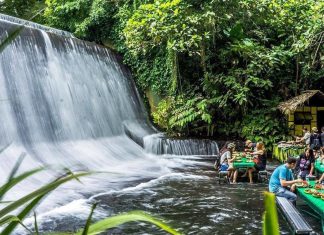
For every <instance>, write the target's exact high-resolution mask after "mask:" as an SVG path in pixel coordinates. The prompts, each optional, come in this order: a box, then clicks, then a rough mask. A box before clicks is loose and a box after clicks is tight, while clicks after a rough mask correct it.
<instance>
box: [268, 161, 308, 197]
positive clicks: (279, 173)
mask: <svg viewBox="0 0 324 235" xmlns="http://www.w3.org/2000/svg"><path fill="white" fill-rule="evenodd" d="M296 162H297V159H295V158H292V157H289V158H288V160H287V162H286V163H285V164H283V165H280V166H278V167H277V168H276V169H275V170H274V172H273V173H272V175H271V178H270V181H269V191H270V192H272V193H274V194H275V195H276V196H278V197H285V198H287V199H288V200H289V201H291V202H295V201H296V199H297V195H296V194H295V193H294V191H295V188H296V186H295V184H296V183H301V182H303V180H302V179H297V180H294V178H293V174H292V172H291V169H294V168H295V167H296Z"/></svg>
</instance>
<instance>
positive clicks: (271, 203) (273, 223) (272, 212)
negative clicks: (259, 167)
mask: <svg viewBox="0 0 324 235" xmlns="http://www.w3.org/2000/svg"><path fill="white" fill-rule="evenodd" d="M264 196H265V198H264V203H265V212H264V214H263V225H262V230H263V235H279V223H278V215H277V207H276V203H275V198H276V196H275V195H274V194H273V193H269V192H265V193H264Z"/></svg>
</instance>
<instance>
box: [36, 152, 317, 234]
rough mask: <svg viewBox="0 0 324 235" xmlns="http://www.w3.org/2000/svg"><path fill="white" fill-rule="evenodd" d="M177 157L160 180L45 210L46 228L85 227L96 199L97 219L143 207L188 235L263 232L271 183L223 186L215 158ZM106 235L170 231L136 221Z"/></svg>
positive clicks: (314, 224)
mask: <svg viewBox="0 0 324 235" xmlns="http://www.w3.org/2000/svg"><path fill="white" fill-rule="evenodd" d="M168 158H169V159H170V156H169V157H168ZM175 158H177V157H175ZM170 160H171V159H170ZM175 161H180V162H181V163H182V164H183V167H181V168H177V167H175V168H173V170H172V172H170V173H167V174H164V175H163V176H160V177H158V178H145V177H143V178H142V179H137V180H133V181H128V182H123V183H122V184H120V183H119V184H116V185H118V187H116V188H114V189H113V188H110V189H109V188H107V190H106V192H102V193H100V194H97V195H94V196H91V197H88V199H84V200H76V201H73V202H71V203H69V204H67V205H64V206H62V207H57V208H56V209H54V210H51V211H48V212H46V213H41V214H40V215H39V220H40V227H41V229H42V231H53V230H54V231H75V230H76V229H78V228H79V227H81V226H83V224H84V221H85V220H86V217H87V214H88V213H89V209H90V205H91V204H92V203H94V202H97V203H98V206H97V209H96V213H95V220H98V219H102V218H104V217H106V216H109V215H113V214H117V213H120V212H126V211H131V210H144V211H146V212H149V213H151V214H153V215H156V216H159V217H162V218H164V219H165V220H166V222H167V223H168V224H169V225H171V227H173V228H175V229H177V230H179V231H181V232H182V233H184V234H262V231H261V228H262V222H261V221H262V213H263V192H264V191H265V190H266V189H267V185H266V184H253V185H249V184H247V183H239V184H237V185H224V184H222V185H219V184H218V182H217V181H216V178H215V177H216V173H215V171H214V170H213V169H212V163H211V162H206V161H199V160H197V159H195V160H190V161H186V160H179V159H176V160H175ZM85 187H86V185H85ZM118 188H119V189H118ZM299 204H300V203H299ZM279 219H280V227H281V234H289V228H288V226H287V224H286V222H285V221H284V220H283V218H282V217H279ZM308 221H309V223H310V224H311V225H312V227H314V229H315V230H317V231H320V223H319V222H317V221H315V220H314V219H311V218H308ZM104 234H166V233H165V232H163V231H161V230H159V229H157V228H156V227H155V226H153V225H149V224H147V223H142V222H138V223H137V222H136V223H135V222H132V223H128V224H125V225H122V226H120V227H119V228H115V229H112V230H110V231H108V232H105V233H104Z"/></svg>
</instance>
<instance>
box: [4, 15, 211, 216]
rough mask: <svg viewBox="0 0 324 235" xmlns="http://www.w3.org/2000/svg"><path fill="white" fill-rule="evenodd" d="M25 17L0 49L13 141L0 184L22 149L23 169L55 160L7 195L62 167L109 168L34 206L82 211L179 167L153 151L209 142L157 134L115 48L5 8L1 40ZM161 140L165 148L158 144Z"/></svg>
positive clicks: (7, 131) (7, 138) (8, 135)
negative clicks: (95, 198)
mask: <svg viewBox="0 0 324 235" xmlns="http://www.w3.org/2000/svg"><path fill="white" fill-rule="evenodd" d="M21 24H22V25H24V27H23V28H22V29H21V30H19V35H18V36H17V37H15V38H13V40H12V41H10V43H9V44H8V45H7V46H6V47H5V48H4V49H3V50H2V51H1V53H0V114H1V115H0V148H1V147H3V146H9V147H7V148H6V149H5V150H4V151H3V152H1V153H0V159H1V164H0V176H1V177H0V184H3V183H4V182H5V181H6V179H7V176H8V175H9V174H10V171H11V170H12V168H13V167H14V165H15V164H16V162H17V160H18V158H19V156H20V155H22V154H24V155H26V157H25V158H24V160H23V162H22V164H21V166H20V168H19V172H25V171H26V170H30V169H34V168H36V167H39V166H44V165H45V166H52V168H51V169H50V170H48V171H44V172H41V173H38V174H37V175H36V176H35V177H31V178H29V179H28V180H25V181H24V182H23V183H21V184H18V185H17V186H15V188H14V189H13V190H11V191H12V192H11V193H9V194H8V195H6V197H5V198H4V200H8V201H12V200H15V199H17V198H19V197H21V196H22V195H25V194H26V193H28V192H31V191H32V190H35V189H37V188H39V187H40V186H41V185H44V184H46V183H48V182H49V181H51V180H53V179H54V178H56V177H57V169H58V168H59V169H62V168H69V169H71V170H74V171H79V170H91V171H100V172H109V174H108V175H105V174H103V175H100V174H99V175H95V176H91V177H89V178H86V179H84V180H83V182H84V185H86V186H84V185H81V184H79V183H78V182H69V183H67V184H65V185H64V186H62V187H60V188H59V189H57V190H55V191H54V192H52V193H51V195H50V196H49V197H47V199H46V200H45V201H44V202H43V203H42V204H41V206H40V207H38V209H37V210H38V211H39V212H40V213H42V212H44V211H50V210H51V209H53V208H54V207H55V206H56V205H75V206H74V209H75V210H76V212H72V211H69V213H70V214H79V215H80V216H81V214H82V219H83V218H84V217H86V216H87V214H88V212H87V211H82V212H80V211H79V210H80V208H82V207H79V205H78V204H77V203H76V202H78V200H79V199H80V198H89V197H90V196H92V195H94V194H97V193H102V192H106V191H107V190H120V189H121V188H123V185H124V184H127V182H132V181H135V180H137V179H144V178H145V179H152V178H156V177H160V176H161V175H164V174H166V173H169V172H171V171H172V169H171V168H172V167H175V166H176V167H179V166H178V165H177V164H179V163H173V162H172V161H170V160H167V159H163V158H161V157H159V156H157V155H154V154H165V153H168V154H203V153H204V150H203V149H204V148H205V149H206V146H207V145H206V144H197V143H195V144H193V143H194V142H192V141H191V142H190V141H184V142H182V144H181V143H180V142H181V141H180V140H179V141H180V142H179V141H176V142H177V144H172V143H175V142H174V141H168V140H166V139H164V140H163V141H166V142H165V143H164V144H163V145H161V144H159V143H160V140H157V139H155V138H152V137H153V136H155V133H157V131H156V130H155V129H154V128H152V126H151V125H150V124H149V123H148V122H147V114H146V111H145V109H144V106H143V104H142V102H141V100H140V98H139V95H138V93H137V90H136V87H135V86H134V83H133V81H132V79H130V74H129V72H128V70H127V69H125V67H124V66H123V65H122V64H121V63H120V61H119V58H118V56H117V55H116V54H115V53H113V52H112V51H110V50H109V49H107V48H104V47H102V46H99V45H96V44H94V43H90V42H85V41H82V40H79V39H77V38H74V37H73V36H72V35H71V34H69V33H67V32H64V31H60V30H55V29H51V28H48V27H45V26H40V25H37V24H33V23H31V22H26V21H23V20H20V19H17V18H12V17H8V16H4V15H0V40H1V41H3V40H4V37H6V36H8V35H9V34H10V32H13V31H15V30H17V29H19V27H20V26H19V25H21ZM154 139H155V140H156V141H155V142H154ZM179 143H180V144H179ZM167 145H168V146H172V147H171V148H168V149H166V148H165V146H167ZM154 146H155V147H154ZM158 146H163V147H158ZM175 146H180V147H175ZM209 146H211V147H207V149H210V148H212V149H213V150H205V153H206V152H207V153H208V154H214V152H213V151H216V149H217V145H214V143H210V144H209ZM143 147H144V148H145V151H144V149H143ZM158 148H162V150H161V151H157V150H154V149H158ZM149 149H150V150H149ZM195 151H196V152H195ZM71 202H74V203H72V204H68V203H71ZM66 208H68V209H69V210H72V209H71V208H70V207H69V206H67V207H66Z"/></svg>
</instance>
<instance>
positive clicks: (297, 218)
mask: <svg viewBox="0 0 324 235" xmlns="http://www.w3.org/2000/svg"><path fill="white" fill-rule="evenodd" d="M276 201H277V205H278V207H279V208H280V210H281V212H282V214H283V215H284V217H285V218H286V220H287V221H288V223H289V225H290V226H291V228H292V229H293V231H292V232H293V234H316V233H314V232H313V229H312V228H311V226H310V225H309V224H308V223H307V221H305V219H304V218H303V217H302V215H301V214H300V213H299V211H298V210H297V208H296V207H295V206H294V205H293V204H292V203H291V202H290V201H289V200H288V199H287V198H284V197H276Z"/></svg>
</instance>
